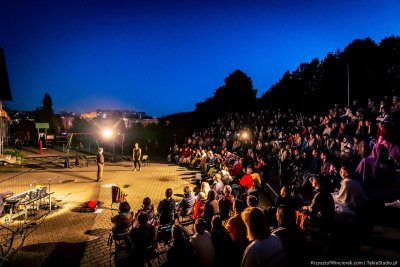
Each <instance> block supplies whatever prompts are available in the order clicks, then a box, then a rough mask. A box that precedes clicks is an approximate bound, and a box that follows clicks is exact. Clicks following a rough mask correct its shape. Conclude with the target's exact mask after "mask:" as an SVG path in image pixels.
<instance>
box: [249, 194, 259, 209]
mask: <svg viewBox="0 0 400 267" xmlns="http://www.w3.org/2000/svg"><path fill="white" fill-rule="evenodd" d="M246 203H247V207H251V208H256V207H258V204H259V203H258V199H257V197H255V196H253V195H249V196H247V199H246Z"/></svg>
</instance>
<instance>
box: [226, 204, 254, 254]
mask: <svg viewBox="0 0 400 267" xmlns="http://www.w3.org/2000/svg"><path fill="white" fill-rule="evenodd" d="M245 208H246V205H245V203H244V202H243V201H242V200H240V199H236V200H235V202H233V212H234V215H233V217H232V218H230V219H229V220H228V222H227V223H226V229H227V230H228V233H229V235H230V236H231V238H232V240H233V242H234V243H235V244H236V246H237V247H238V249H239V251H240V255H242V254H243V251H244V249H245V248H246V247H247V245H248V244H249V240H248V239H247V235H246V229H247V228H246V225H245V224H244V221H243V219H242V216H241V214H242V212H243V210H244V209H245Z"/></svg>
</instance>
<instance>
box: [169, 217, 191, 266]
mask: <svg viewBox="0 0 400 267" xmlns="http://www.w3.org/2000/svg"><path fill="white" fill-rule="evenodd" d="M172 239H173V243H172V246H171V248H170V249H168V252H167V264H166V266H170V267H175V266H178V267H188V266H193V265H194V263H195V261H194V248H193V245H192V243H190V241H189V240H188V239H186V238H184V237H183V229H182V226H180V225H179V224H175V225H174V226H173V227H172Z"/></svg>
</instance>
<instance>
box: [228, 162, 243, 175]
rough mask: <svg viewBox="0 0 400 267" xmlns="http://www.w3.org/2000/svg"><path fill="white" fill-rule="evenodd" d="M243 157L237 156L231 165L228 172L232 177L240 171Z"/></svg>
mask: <svg viewBox="0 0 400 267" xmlns="http://www.w3.org/2000/svg"><path fill="white" fill-rule="evenodd" d="M242 166H243V159H242V158H238V159H237V160H236V161H235V163H234V164H233V166H232V169H230V170H229V173H230V175H231V176H232V177H237V176H239V175H240V174H241V173H242V168H243V167H242Z"/></svg>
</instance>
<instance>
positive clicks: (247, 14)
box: [0, 0, 400, 116]
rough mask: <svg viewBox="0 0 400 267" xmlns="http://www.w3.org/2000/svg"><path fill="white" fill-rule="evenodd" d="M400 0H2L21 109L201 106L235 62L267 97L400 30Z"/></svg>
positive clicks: (3, 42) (2, 28)
mask: <svg viewBox="0 0 400 267" xmlns="http://www.w3.org/2000/svg"><path fill="white" fill-rule="evenodd" d="M399 14H400V1H397V0H392V1H385V0H379V1H368V0H356V1H349V0H335V1H333V0H327V1H321V0H318V1H287V0H286V1H285V0H284V1H276V0H275V1H269V0H265V1H251V0H249V1H244V0H242V1H236V0H230V1H228V0H219V1H218V0H213V1H207V0H203V1H187V0H185V1H181V0H179V1H168V0H163V1H162V0H160V1H152V0H147V1H146V0H143V1H136V0H69V1H67V0H34V1H32V0H18V1H15V0H14V1H9V0H0V47H3V49H4V51H5V55H6V60H7V68H8V74H9V79H10V84H11V87H12V92H13V98H14V101H13V102H6V105H7V106H8V107H10V108H12V109H23V110H30V109H34V108H35V107H37V106H40V105H41V101H42V98H43V95H44V93H45V92H48V93H49V94H50V95H51V97H52V99H53V106H54V109H55V110H56V111H60V110H68V111H76V112H87V111H92V110H95V109H97V108H127V109H137V110H141V111H145V112H146V113H148V114H149V115H152V116H161V115H167V114H171V113H175V112H180V111H191V110H193V109H194V108H195V103H197V102H200V101H203V100H205V99H206V98H207V97H210V96H212V95H213V92H214V91H215V89H216V88H218V87H219V86H221V85H223V84H224V78H225V77H226V76H228V75H229V74H230V73H231V72H233V71H234V70H235V69H241V70H242V71H244V72H245V73H246V74H247V75H249V76H250V77H251V78H252V80H253V84H254V86H255V88H256V89H257V90H258V96H260V95H261V94H262V93H263V92H265V91H266V90H268V89H269V88H270V86H271V85H273V84H274V83H275V82H277V81H278V79H279V78H280V77H281V76H282V74H283V73H284V72H285V71H286V70H290V71H292V70H294V69H295V68H296V67H297V66H298V65H299V64H300V63H302V62H308V61H310V60H311V59H312V58H314V57H320V58H323V57H324V56H326V54H327V53H328V52H334V51H336V50H337V49H343V48H344V47H345V46H346V45H347V44H348V43H349V42H350V41H352V40H354V39H356V38H366V37H371V38H372V39H374V40H375V41H376V42H380V40H381V39H382V38H384V37H387V36H390V35H396V36H398V35H400V15H399Z"/></svg>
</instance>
